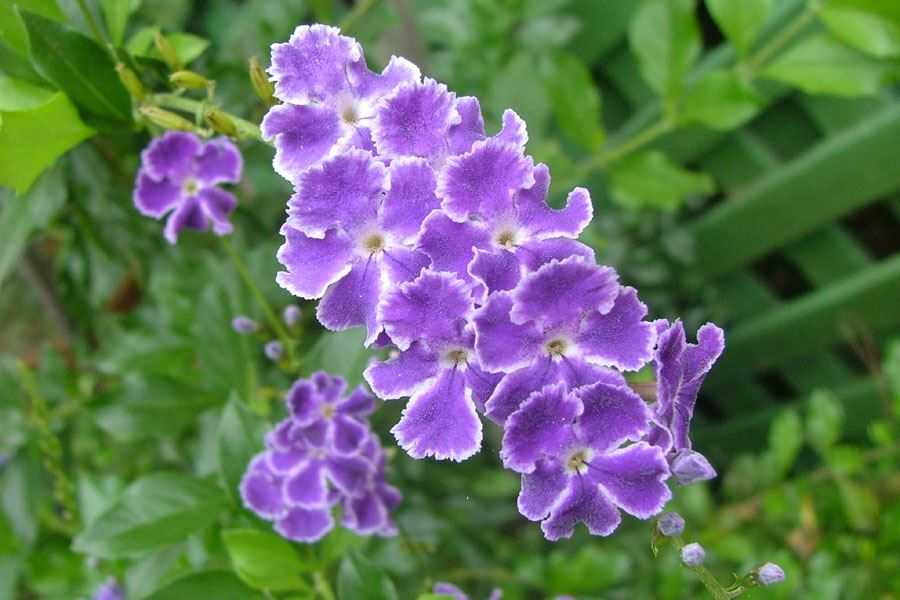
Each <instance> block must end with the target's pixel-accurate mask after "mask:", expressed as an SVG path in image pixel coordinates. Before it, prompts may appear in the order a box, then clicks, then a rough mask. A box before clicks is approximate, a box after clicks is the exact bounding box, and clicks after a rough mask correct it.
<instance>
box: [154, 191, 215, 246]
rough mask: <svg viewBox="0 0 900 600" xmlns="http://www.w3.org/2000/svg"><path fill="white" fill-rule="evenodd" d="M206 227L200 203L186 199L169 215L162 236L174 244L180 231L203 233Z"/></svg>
mask: <svg viewBox="0 0 900 600" xmlns="http://www.w3.org/2000/svg"><path fill="white" fill-rule="evenodd" d="M208 225H209V223H208V221H207V218H206V214H205V213H204V212H203V207H202V206H201V205H200V201H199V200H198V199H197V198H187V199H185V201H184V202H182V203H181V205H179V206H178V207H177V208H176V209H175V210H173V211H172V213H171V214H170V215H169V218H168V220H167V221H166V228H165V231H164V233H163V235H165V238H166V240H168V242H169V243H170V244H174V243H175V242H177V241H178V235H179V234H180V233H181V230H182V229H194V230H196V231H205V230H206V228H207V226H208Z"/></svg>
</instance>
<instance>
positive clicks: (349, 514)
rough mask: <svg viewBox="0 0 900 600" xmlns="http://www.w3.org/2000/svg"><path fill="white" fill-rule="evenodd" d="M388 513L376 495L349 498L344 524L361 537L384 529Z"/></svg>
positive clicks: (367, 494)
mask: <svg viewBox="0 0 900 600" xmlns="http://www.w3.org/2000/svg"><path fill="white" fill-rule="evenodd" d="M387 520H388V513H387V509H386V507H385V505H384V504H383V503H382V502H381V499H380V498H378V496H377V495H376V494H374V493H371V492H369V493H366V494H363V495H362V496H360V497H359V498H348V499H347V501H346V502H345V503H344V515H343V519H342V524H343V525H344V527H346V528H347V529H351V530H352V531H354V532H355V533H357V534H359V535H369V534H372V533H375V532H377V531H379V530H380V529H382V528H383V527H384V526H385V524H386V523H387Z"/></svg>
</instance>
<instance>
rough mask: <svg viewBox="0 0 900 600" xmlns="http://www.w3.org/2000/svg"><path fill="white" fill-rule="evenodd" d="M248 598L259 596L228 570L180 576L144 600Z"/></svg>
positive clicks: (231, 599) (246, 599) (230, 599)
mask: <svg viewBox="0 0 900 600" xmlns="http://www.w3.org/2000/svg"><path fill="white" fill-rule="evenodd" d="M187 598H202V599H206V600H249V599H251V598H253V599H257V598H260V595H259V594H256V593H254V592H253V591H252V590H251V589H250V588H248V587H247V586H246V585H244V584H243V583H241V580H240V579H238V578H237V577H235V576H234V575H233V574H232V573H229V572H228V571H205V572H203V573H194V574H192V575H188V576H186V577H182V578H181V579H178V580H176V581H174V582H172V583H171V584H169V585H167V586H166V587H164V588H163V589H161V590H158V591H157V592H155V593H153V594H150V595H149V596H147V598H146V599H145V600H186V599H187Z"/></svg>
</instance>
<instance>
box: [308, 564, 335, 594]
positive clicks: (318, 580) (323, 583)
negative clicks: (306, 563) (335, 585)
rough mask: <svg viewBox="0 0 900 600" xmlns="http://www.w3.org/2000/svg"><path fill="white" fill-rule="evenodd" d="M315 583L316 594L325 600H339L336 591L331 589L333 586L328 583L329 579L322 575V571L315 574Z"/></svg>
mask: <svg viewBox="0 0 900 600" xmlns="http://www.w3.org/2000/svg"><path fill="white" fill-rule="evenodd" d="M313 583H314V584H315V587H316V593H318V594H319V595H320V596H322V598H324V600H337V597H336V596H335V595H334V590H332V589H331V584H330V583H328V579H327V578H326V577H325V575H323V574H322V571H316V572H315V573H313Z"/></svg>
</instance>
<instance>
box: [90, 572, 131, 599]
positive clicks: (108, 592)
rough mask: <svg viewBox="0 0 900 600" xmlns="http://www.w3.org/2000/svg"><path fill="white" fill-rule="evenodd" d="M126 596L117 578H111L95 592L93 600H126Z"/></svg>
mask: <svg viewBox="0 0 900 600" xmlns="http://www.w3.org/2000/svg"><path fill="white" fill-rule="evenodd" d="M124 599H125V594H124V593H123V592H122V588H120V587H119V584H118V582H117V581H116V580H115V578H113V577H110V578H109V579H108V580H107V581H106V582H105V583H104V584H102V585H101V586H100V587H98V588H97V589H96V590H95V591H94V595H93V596H92V597H91V600H124Z"/></svg>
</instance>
